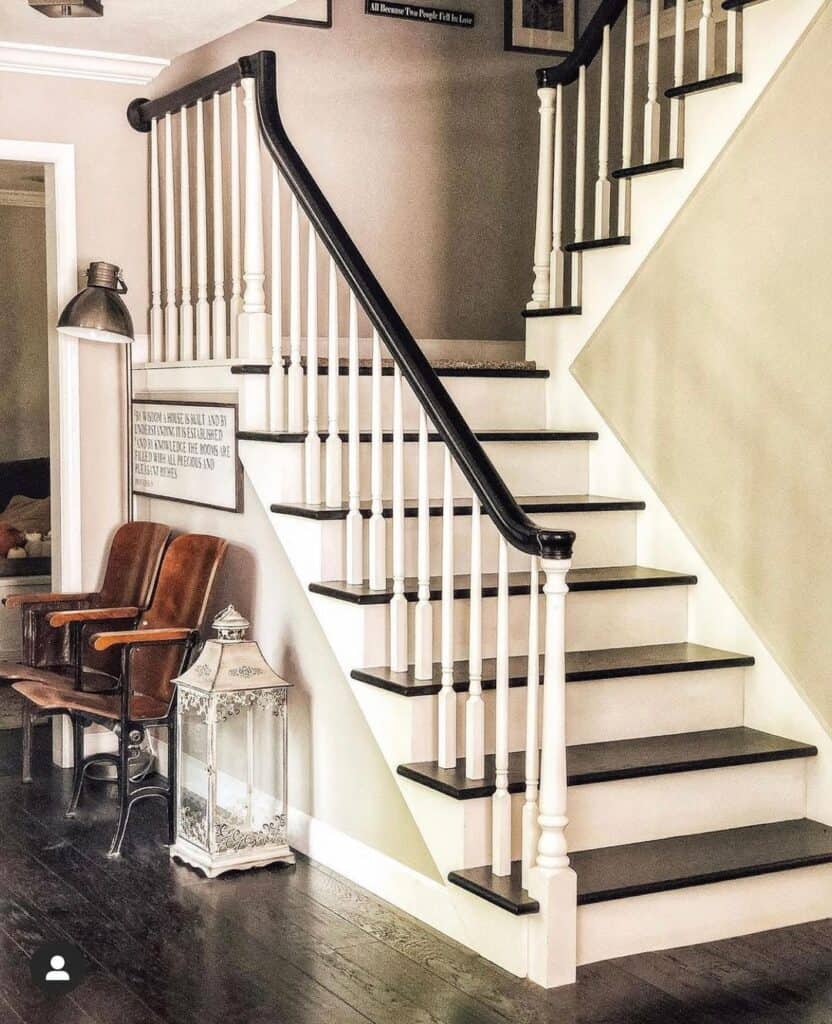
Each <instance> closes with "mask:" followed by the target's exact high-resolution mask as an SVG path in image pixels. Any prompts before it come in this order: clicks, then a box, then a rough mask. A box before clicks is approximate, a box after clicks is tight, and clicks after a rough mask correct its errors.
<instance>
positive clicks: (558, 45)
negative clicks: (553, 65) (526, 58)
mask: <svg viewBox="0 0 832 1024" xmlns="http://www.w3.org/2000/svg"><path fill="white" fill-rule="evenodd" d="M504 3H505V7H504V17H505V42H504V49H505V50H513V51H515V52H519V53H541V54H551V55H555V56H566V55H567V54H570V53H571V52H572V51H573V50H574V49H575V42H576V40H577V36H578V30H577V26H578V0H504Z"/></svg>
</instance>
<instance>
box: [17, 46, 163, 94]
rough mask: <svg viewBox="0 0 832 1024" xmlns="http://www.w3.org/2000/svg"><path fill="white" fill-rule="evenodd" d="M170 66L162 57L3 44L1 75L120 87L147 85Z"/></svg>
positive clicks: (59, 47)
mask: <svg viewBox="0 0 832 1024" xmlns="http://www.w3.org/2000/svg"><path fill="white" fill-rule="evenodd" d="M169 65H170V61H169V60H165V59H164V58H162V57H141V56H136V55H134V54H129V53H105V52H103V51H100V50H72V49H68V48H64V47H61V46H36V45H34V44H31V43H10V42H6V41H4V40H0V71H18V72H23V73H24V74H30V75H53V76H58V77H61V78H89V79H93V80H94V81H97V82H116V83H118V84H119V85H147V84H148V83H149V82H152V81H153V79H154V78H156V76H157V75H158V74H159V73H160V72H161V71H163V70H164V69H165V68H166V67H168V66H169Z"/></svg>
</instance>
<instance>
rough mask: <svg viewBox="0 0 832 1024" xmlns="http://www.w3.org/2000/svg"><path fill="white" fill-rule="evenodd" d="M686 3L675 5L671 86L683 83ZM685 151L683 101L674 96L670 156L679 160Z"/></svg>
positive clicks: (671, 108) (671, 107)
mask: <svg viewBox="0 0 832 1024" xmlns="http://www.w3.org/2000/svg"><path fill="white" fill-rule="evenodd" d="M686 7H687V4H686V3H684V4H683V3H678V4H676V23H675V30H674V31H675V35H674V37H673V85H674V86H680V85H683V84H684V81H685V12H686ZM684 151H685V100H684V97H683V96H675V97H674V98H673V99H672V100H671V101H670V156H671V159H674V160H681V158H682V157H683V156H684Z"/></svg>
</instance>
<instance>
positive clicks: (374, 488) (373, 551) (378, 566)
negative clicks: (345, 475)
mask: <svg viewBox="0 0 832 1024" xmlns="http://www.w3.org/2000/svg"><path fill="white" fill-rule="evenodd" d="M372 403H373V407H372V423H371V431H370V460H371V472H370V491H371V507H370V523H369V527H368V529H369V541H370V543H369V547H370V552H369V559H370V581H369V582H370V589H371V590H384V588H385V587H386V586H387V551H386V530H385V526H384V515H383V512H384V501H383V497H382V496H383V493H384V491H383V487H384V465H383V461H382V460H383V458H384V444H383V442H384V436H383V434H382V429H381V339H380V338H379V336H378V331H376V330H373V369H372Z"/></svg>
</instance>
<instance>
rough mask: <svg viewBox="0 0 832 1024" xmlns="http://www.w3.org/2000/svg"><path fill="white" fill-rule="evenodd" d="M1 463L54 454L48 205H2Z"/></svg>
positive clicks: (0, 285)
mask: <svg viewBox="0 0 832 1024" xmlns="http://www.w3.org/2000/svg"><path fill="white" fill-rule="evenodd" d="M0 239H2V243H1V244H0V463H1V462H9V461H12V460H13V459H37V458H43V457H45V456H48V455H49V372H48V358H47V357H48V329H47V323H46V231H45V221H44V211H43V208H38V207H31V206H0Z"/></svg>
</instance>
